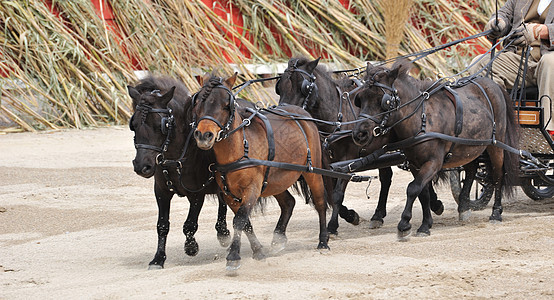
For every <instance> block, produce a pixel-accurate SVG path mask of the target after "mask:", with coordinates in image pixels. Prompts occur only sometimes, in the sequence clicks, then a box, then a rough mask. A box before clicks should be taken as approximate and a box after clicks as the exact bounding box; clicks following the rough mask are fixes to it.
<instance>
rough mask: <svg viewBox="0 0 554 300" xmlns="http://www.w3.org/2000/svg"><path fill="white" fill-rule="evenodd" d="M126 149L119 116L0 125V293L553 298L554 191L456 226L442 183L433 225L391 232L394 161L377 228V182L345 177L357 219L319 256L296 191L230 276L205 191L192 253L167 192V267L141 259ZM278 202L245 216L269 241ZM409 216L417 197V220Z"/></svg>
mask: <svg viewBox="0 0 554 300" xmlns="http://www.w3.org/2000/svg"><path fill="white" fill-rule="evenodd" d="M134 152H135V151H134V148H133V143H132V134H131V132H130V131H129V130H128V129H127V128H126V127H125V126H122V127H113V128H102V129H95V130H82V131H76V130H75V131H73V130H72V131H62V132H53V133H39V134H33V133H22V134H9V135H0V298H2V299H80V298H84V299H162V298H163V299H310V298H311V299H408V298H409V299H414V298H418V299H437V298H455V297H456V298H471V299H480V298H495V299H552V298H554V278H553V277H554V255H553V253H552V252H553V249H554V200H552V199H547V200H544V201H542V202H535V201H532V200H530V199H529V198H527V197H526V196H525V195H524V194H523V193H522V192H521V191H520V190H518V192H517V194H516V197H514V198H513V199H508V200H506V201H505V205H504V222H502V223H501V224H491V223H489V222H488V215H489V214H490V206H489V207H488V208H487V209H486V210H485V211H478V212H474V213H473V215H472V217H471V219H470V222H469V223H468V224H460V223H459V222H458V218H457V212H456V206H455V203H454V201H453V199H452V197H451V196H450V192H449V189H448V187H447V186H443V187H439V189H438V193H439V197H440V198H441V199H443V201H444V204H445V212H444V214H443V215H441V216H434V220H435V223H434V226H433V229H432V234H431V236H429V237H414V236H412V237H411V238H410V239H409V241H408V242H398V241H397V239H396V224H397V222H398V220H399V216H400V212H401V210H402V208H403V203H404V197H405V187H406V185H407V183H408V182H409V181H410V177H411V176H410V175H409V173H407V172H405V171H402V170H399V169H396V170H395V176H394V178H393V180H394V182H393V184H394V186H393V189H392V193H391V195H390V200H389V201H390V202H389V212H388V215H387V217H386V218H385V225H384V227H383V228H380V229H376V230H370V229H368V223H367V221H366V220H367V219H369V218H370V217H371V213H372V212H373V210H374V208H375V206H376V202H377V193H378V182H377V181H374V182H373V183H372V184H371V185H370V186H369V188H368V185H367V183H352V184H351V185H350V186H349V188H348V190H347V198H346V200H345V204H347V205H348V206H349V207H351V208H353V209H355V210H357V211H358V212H359V214H360V215H361V217H362V218H363V219H364V220H363V221H362V223H361V224H360V225H359V226H353V225H350V224H348V223H346V222H344V221H342V220H341V222H340V225H341V226H340V228H339V235H338V236H337V237H335V238H333V239H332V240H331V241H330V242H329V245H330V247H331V251H330V252H328V253H324V254H322V253H320V252H319V251H317V250H316V249H315V247H316V245H317V236H318V227H317V216H316V213H315V210H314V209H313V208H312V207H311V206H309V205H305V204H304V203H303V201H302V200H298V202H297V206H296V208H295V211H294V214H293V217H292V220H291V222H290V225H289V228H288V231H287V233H288V238H289V243H288V245H287V248H286V249H285V250H284V251H283V252H282V253H280V254H278V255H276V256H271V257H268V258H267V259H265V260H264V261H255V260H253V259H252V258H251V254H252V251H251V250H250V248H249V245H248V243H247V242H246V239H245V238H244V239H243V241H244V243H243V249H242V251H241V254H242V256H243V262H242V267H241V269H240V270H239V275H238V276H236V277H230V276H226V273H225V256H226V249H224V248H222V247H221V246H219V243H218V241H217V239H216V232H215V229H214V224H215V219H216V212H217V209H216V203H215V201H214V200H209V201H207V202H206V204H205V206H204V209H203V211H202V213H201V215H200V222H199V223H200V224H199V230H198V233H197V235H196V237H197V240H198V242H199V244H200V253H199V254H198V255H197V256H195V257H188V256H186V255H185V253H184V251H183V243H184V236H183V234H182V232H181V226H182V223H183V222H184V220H185V217H186V212H187V211H188V201H186V200H185V199H179V198H175V199H174V201H173V203H172V204H173V205H172V211H171V221H172V228H171V231H170V234H169V238H168V246H167V261H166V265H165V269H163V270H154V271H148V270H147V265H148V262H149V261H150V260H151V259H152V257H153V256H154V252H155V248H156V230H155V228H156V218H157V207H156V204H155V201H154V197H153V189H152V187H153V179H143V178H141V177H138V176H137V175H135V174H134V173H133V169H132V165H131V160H132V158H133V157H134ZM368 174H374V173H372V172H368ZM375 174H376V173H375ZM367 195H369V197H370V198H369V200H368V198H367ZM278 211H279V209H278V206H277V204H276V203H275V202H273V201H270V203H269V205H268V207H267V208H266V212H265V213H264V214H261V213H257V214H255V215H254V216H253V218H252V222H253V225H254V228H255V231H256V233H257V235H258V237H259V238H260V240H261V242H262V243H263V244H264V245H266V246H267V247H269V244H270V242H271V238H272V232H273V228H274V226H275V223H276V221H277V218H278ZM227 219H228V222H229V223H231V219H232V216H231V215H229V216H228V218H227ZM420 221H421V210H420V207H419V204H416V205H415V208H414V219H413V221H412V224H413V226H414V228H417V227H418V226H419V223H420Z"/></svg>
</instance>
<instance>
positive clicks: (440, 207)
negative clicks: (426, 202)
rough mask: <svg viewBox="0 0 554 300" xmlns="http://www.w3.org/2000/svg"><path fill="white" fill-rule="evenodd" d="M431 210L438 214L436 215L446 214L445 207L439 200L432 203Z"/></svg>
mask: <svg viewBox="0 0 554 300" xmlns="http://www.w3.org/2000/svg"><path fill="white" fill-rule="evenodd" d="M431 210H432V211H433V212H434V213H435V214H436V215H439V216H440V215H442V213H443V212H444V205H443V204H442V201H440V200H437V202H436V203H435V202H432V203H431Z"/></svg>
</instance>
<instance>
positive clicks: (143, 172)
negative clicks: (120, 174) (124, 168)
mask: <svg viewBox="0 0 554 300" xmlns="http://www.w3.org/2000/svg"><path fill="white" fill-rule="evenodd" d="M133 167H134V170H135V173H137V175H139V176H142V177H144V178H150V177H152V176H154V173H155V172H156V167H155V165H153V164H150V163H141V162H139V161H138V160H137V159H136V158H135V159H134V160H133Z"/></svg>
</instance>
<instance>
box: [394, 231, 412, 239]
mask: <svg viewBox="0 0 554 300" xmlns="http://www.w3.org/2000/svg"><path fill="white" fill-rule="evenodd" d="M411 232H412V231H411V230H409V229H408V230H406V231H400V230H399V231H398V232H397V233H396V237H397V239H398V241H399V242H407V241H408V237H409V236H410V234H411Z"/></svg>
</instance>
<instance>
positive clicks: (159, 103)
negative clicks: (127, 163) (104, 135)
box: [127, 86, 175, 178]
mask: <svg viewBox="0 0 554 300" xmlns="http://www.w3.org/2000/svg"><path fill="white" fill-rule="evenodd" d="M127 89H128V92H129V96H130V97H131V99H132V100H133V109H134V110H133V115H132V117H131V120H130V121H129V128H130V129H131V131H133V132H134V133H135V136H134V142H135V148H136V150H137V152H136V156H135V159H134V160H133V166H134V170H135V172H136V173H137V174H138V175H140V176H143V177H145V178H150V177H152V176H153V175H154V172H155V166H156V159H157V157H158V156H159V155H161V154H163V152H165V151H166V150H167V146H168V144H169V140H170V137H171V136H172V135H174V133H173V132H172V129H173V127H174V118H173V114H172V110H171V108H168V103H169V102H170V101H171V99H173V94H174V92H175V87H172V88H170V89H169V90H168V91H166V92H163V91H160V90H150V91H140V90H139V89H137V88H136V87H132V86H128V87H127Z"/></svg>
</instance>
